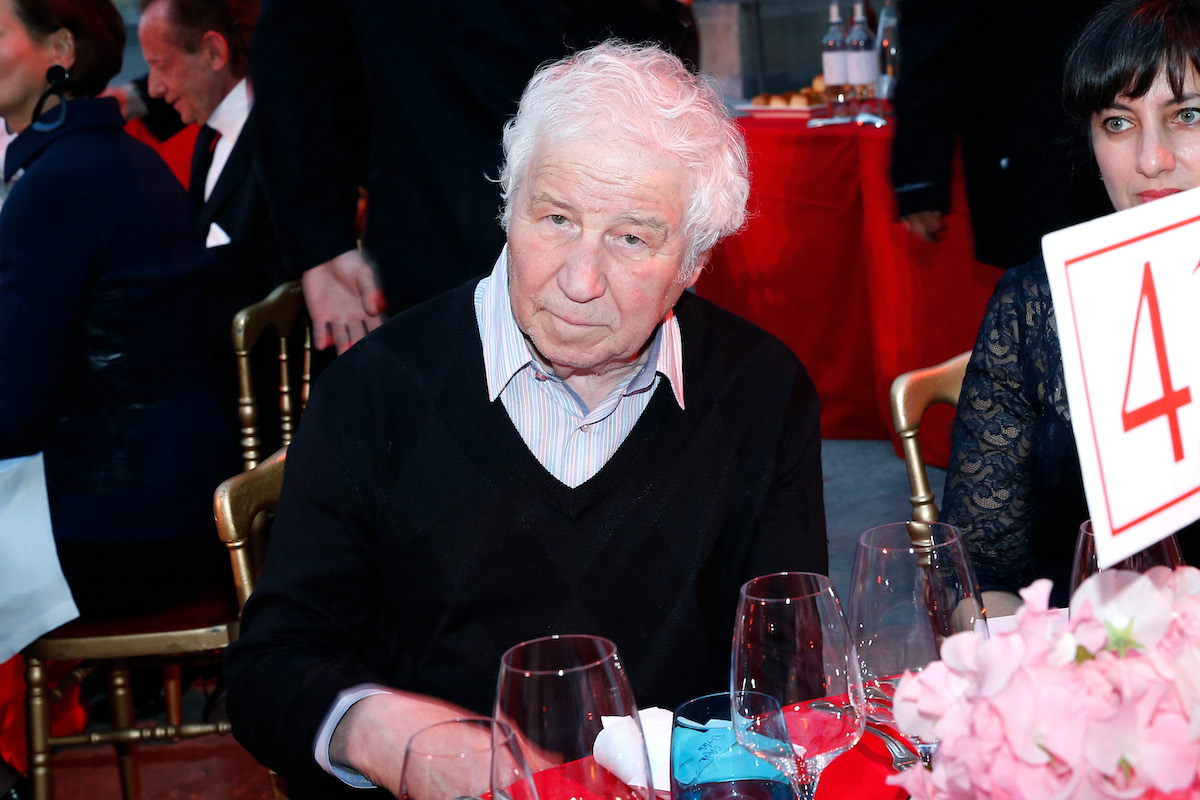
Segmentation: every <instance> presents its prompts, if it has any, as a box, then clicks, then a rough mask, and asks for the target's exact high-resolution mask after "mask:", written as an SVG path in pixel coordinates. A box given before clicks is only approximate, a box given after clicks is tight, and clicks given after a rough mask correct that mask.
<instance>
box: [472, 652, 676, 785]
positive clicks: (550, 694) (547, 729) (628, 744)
mask: <svg viewBox="0 0 1200 800" xmlns="http://www.w3.org/2000/svg"><path fill="white" fill-rule="evenodd" d="M494 716H495V718H496V719H497V720H499V721H503V722H505V723H507V724H508V725H510V726H511V727H512V729H513V731H514V732H515V733H516V737H517V740H518V742H519V744H520V748H521V751H522V753H523V755H524V757H525V759H526V761H527V762H528V763H529V765H530V767H531V768H532V770H533V771H534V772H535V773H538V772H542V771H546V776H547V779H548V778H550V777H561V778H563V779H564V780H570V781H572V782H573V784H576V785H578V786H582V788H584V789H586V790H587V791H588V792H589V793H590V794H591V795H594V796H595V797H596V798H605V799H611V800H651V798H652V797H653V795H654V788H653V783H652V782H651V775H650V761H649V758H648V757H647V755H646V741H645V738H644V736H643V733H642V724H641V720H640V719H639V717H638V711H637V703H636V701H635V700H634V697H633V690H632V689H630V688H629V681H628V678H627V677H626V675H625V670H624V668H623V667H622V665H621V659H620V657H619V656H618V654H617V648H616V645H614V644H613V643H612V642H611V641H609V640H608V639H604V638H602V637H599V636H586V635H570V636H566V635H564V636H547V637H544V638H540V639H533V640H531V641H528V642H522V643H521V644H518V645H516V646H514V647H512V648H510V649H509V650H508V651H507V652H506V653H505V654H504V656H503V657H502V658H501V659H500V677H499V680H498V683H497V687H496V706H495V713H494ZM578 786H576V788H578Z"/></svg>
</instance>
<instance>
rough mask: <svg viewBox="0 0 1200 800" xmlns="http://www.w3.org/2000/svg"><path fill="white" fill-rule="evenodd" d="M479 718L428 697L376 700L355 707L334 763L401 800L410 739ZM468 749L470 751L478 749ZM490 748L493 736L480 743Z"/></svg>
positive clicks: (332, 753) (343, 726)
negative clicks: (441, 725)
mask: <svg viewBox="0 0 1200 800" xmlns="http://www.w3.org/2000/svg"><path fill="white" fill-rule="evenodd" d="M473 716H477V715H475V714H472V713H471V712H470V711H467V710H466V709H464V708H460V707H458V706H455V705H453V704H450V703H445V702H442V701H440V700H436V699H434V698H431V697H425V696H422V695H417V694H410V693H406V692H389V693H386V694H375V695H370V696H369V697H364V698H363V699H362V700H359V701H358V702H357V703H355V704H354V705H352V706H351V707H350V710H349V711H347V712H346V715H345V716H344V717H342V719H341V722H339V723H338V726H337V728H336V729H335V730H334V732H333V738H332V739H331V740H330V742H329V760H330V761H332V762H333V763H334V764H337V765H338V766H343V767H349V768H350V769H353V770H355V771H357V772H358V773H360V774H361V775H362V776H363V777H365V778H366V779H367V780H369V781H370V782H371V783H373V784H375V785H376V786H379V787H382V788H384V789H387V790H388V791H389V792H391V793H392V794H393V795H395V796H396V797H401V796H402V795H401V793H400V789H401V785H400V784H401V778H402V776H403V774H404V749H405V747H406V746H407V745H408V740H409V738H411V737H412V735H413V734H414V733H416V732H417V731H419V730H420V729H421V728H424V727H426V726H428V725H432V724H434V723H435V722H444V721H445V720H450V719H457V718H459V717H473ZM481 734H482V732H481ZM485 738H486V741H484V739H485ZM462 745H463V747H464V748H466V747H468V746H471V745H472V743H469V742H463V743H462ZM490 745H491V735H490V732H489V733H487V734H482V735H481V738H480V740H479V741H478V742H475V743H474V746H480V747H490Z"/></svg>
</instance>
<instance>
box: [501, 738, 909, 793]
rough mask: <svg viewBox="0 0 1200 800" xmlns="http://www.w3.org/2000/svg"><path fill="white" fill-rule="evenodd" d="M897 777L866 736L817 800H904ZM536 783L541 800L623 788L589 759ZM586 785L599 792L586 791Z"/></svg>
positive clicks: (837, 763) (829, 772)
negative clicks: (891, 783) (894, 782)
mask: <svg viewBox="0 0 1200 800" xmlns="http://www.w3.org/2000/svg"><path fill="white" fill-rule="evenodd" d="M917 768H919V767H917ZM894 774H895V770H894V769H893V768H892V760H891V756H889V755H888V753H887V748H886V747H885V745H884V744H883V742H882V741H880V740H879V739H878V738H877V737H875V736H870V735H866V734H864V735H863V738H862V739H861V740H860V741H859V743H858V744H856V745H855V746H854V747H852V748H851V749H849V750H847V751H846V752H845V753H842V754H841V755H840V756H838V757H837V758H835V759H834V760H833V761H832V762H831V763H830V764H829V766H828V767H826V768H825V771H824V772H823V773H822V774H821V779H820V782H819V783H818V784H817V800H904V798H906V797H908V794H907V793H906V792H905V791H904V790H903V789H900V788H898V787H895V786H889V785H888V784H887V783H886V781H887V778H888V777H889V776H891V775H894ZM533 782H534V785H535V787H536V789H537V796H538V800H602V795H600V794H597V793H596V791H601V792H603V791H607V792H609V793H610V794H609V795H608V796H614V795H615V794H616V793H617V792H618V790H620V789H622V788H623V785H622V784H621V783H619V782H618V781H616V780H615V779H614V778H613V777H612V776H611V775H610V774H609V772H608V771H607V770H605V769H604V768H603V767H600V766H599V765H597V764H596V762H594V761H592V759H590V758H585V759H582V760H580V761H573V762H571V763H569V764H563V765H562V766H559V767H553V768H551V769H548V770H545V771H542V772H539V773H537V774H536V775H534V777H533ZM585 784H586V785H591V786H592V787H593V788H594V790H596V791H593V790H589V789H587V788H586V786H585ZM512 794H513V800H531V798H530V797H529V795H530V792H525V791H521V790H520V788H519V787H518V789H517V790H516V791H513V792H512ZM659 797H660V798H661V797H663V795H659Z"/></svg>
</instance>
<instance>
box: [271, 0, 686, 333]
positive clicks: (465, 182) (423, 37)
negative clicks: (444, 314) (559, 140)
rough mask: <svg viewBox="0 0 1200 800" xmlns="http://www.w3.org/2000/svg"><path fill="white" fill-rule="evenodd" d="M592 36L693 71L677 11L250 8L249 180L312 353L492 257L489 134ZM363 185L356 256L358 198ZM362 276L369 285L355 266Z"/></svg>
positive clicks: (496, 198) (495, 231)
mask: <svg viewBox="0 0 1200 800" xmlns="http://www.w3.org/2000/svg"><path fill="white" fill-rule="evenodd" d="M609 36H618V37H620V38H623V39H625V40H628V41H635V42H640V41H654V42H659V43H661V44H664V45H666V46H667V47H668V48H669V49H672V50H673V51H674V52H676V53H677V54H679V55H681V56H682V57H684V58H685V59H690V60H691V62H692V63H693V64H694V63H695V60H696V58H697V57H698V51H699V45H698V39H697V36H696V29H695V26H694V24H693V21H692V17H691V10H690V8H689V7H688V6H686V5H684V4H682V3H680V2H678V0H611V2H605V3H595V2H592V0H512V1H511V2H504V3H469V4H464V3H399V2H395V0H353V1H351V0H267V2H264V3H263V10H262V16H261V19H260V21H259V25H258V27H257V29H256V31H255V44H254V48H255V53H256V58H255V60H254V65H253V68H252V73H253V78H254V86H255V91H256V101H257V108H258V112H259V120H258V125H257V126H256V129H255V135H257V136H259V137H260V138H261V141H262V144H261V147H260V148H259V149H260V152H261V154H262V170H263V176H264V182H265V185H266V188H267V194H268V201H269V203H270V205H271V208H272V212H273V216H274V218H275V220H276V222H277V224H278V225H279V230H278V234H279V240H280V242H281V244H282V246H283V248H284V256H285V258H286V259H287V260H288V263H289V268H290V270H291V271H292V276H293V277H300V276H301V274H303V281H304V295H305V300H306V301H307V303H308V308H309V311H310V313H311V315H312V317H313V320H314V327H315V335H316V340H317V341H316V343H317V346H318V347H321V348H324V347H326V346H328V345H330V344H334V345H335V346H336V347H337V350H338V352H342V351H343V350H345V348H346V347H349V345H350V344H351V343H353V342H354V341H357V340H358V339H359V338H361V337H362V335H363V334H364V333H365V332H366V331H368V330H370V329H372V328H374V327H376V326H377V325H378V324H379V322H380V321H381V319H382V315H383V313H384V311H385V309H386V310H387V311H390V312H392V313H398V312H400V311H402V310H404V309H405V308H408V307H409V306H412V305H415V304H416V303H419V302H420V301H422V300H425V299H427V298H429V297H432V296H433V295H435V294H438V293H439V292H442V291H444V290H447V289H450V288H452V287H454V286H457V285H458V284H460V283H461V282H462V281H464V280H466V279H467V278H469V277H472V276H473V275H474V272H473V271H474V270H476V269H477V268H478V265H479V264H487V263H490V262H491V260H492V258H493V257H494V254H495V253H496V251H497V250H498V249H499V248H500V247H501V246H502V245H503V241H504V240H503V238H502V232H501V231H500V229H499V228H498V227H496V226H491V227H487V226H481V225H480V224H479V221H480V220H481V219H489V218H492V219H494V218H495V217H496V216H497V214H498V213H499V210H500V194H499V189H498V187H497V186H496V184H495V183H494V182H493V181H491V180H489V176H490V177H493V178H494V173H495V167H496V164H498V163H499V162H500V131H501V128H502V126H503V124H504V121H505V120H506V119H507V118H508V117H510V116H511V115H512V114H513V113H514V112H515V110H516V104H517V100H518V99H519V98H520V95H521V90H522V89H523V88H524V86H525V83H526V81H527V80H528V79H529V76H530V75H532V74H533V71H534V69H535V68H536V67H537V66H538V65H539V64H541V63H543V62H545V61H547V60H551V59H554V58H558V57H560V56H562V55H564V54H565V53H567V52H569V51H571V50H574V49H578V48H580V47H585V46H587V45H590V44H594V43H596V42H598V41H601V40H602V39H605V38H607V37H609ZM360 186H366V189H367V218H366V232H365V238H364V240H363V251H364V253H365V255H364V254H363V253H360V251H359V250H358V248H357V244H358V234H357V232H356V227H355V213H356V209H357V203H358V189H359V187H360ZM373 266H377V267H378V274H376V272H375V271H374V269H373Z"/></svg>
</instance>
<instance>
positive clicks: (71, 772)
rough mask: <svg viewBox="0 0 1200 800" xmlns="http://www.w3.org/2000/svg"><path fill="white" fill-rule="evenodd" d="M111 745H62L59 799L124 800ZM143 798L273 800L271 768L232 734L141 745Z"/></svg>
mask: <svg viewBox="0 0 1200 800" xmlns="http://www.w3.org/2000/svg"><path fill="white" fill-rule="evenodd" d="M114 753H115V750H114V749H113V748H112V747H111V746H108V747H99V746H98V747H80V748H69V749H63V750H61V751H59V752H58V753H56V754H55V755H54V758H53V762H52V763H53V768H54V797H55V800H83V799H84V798H87V800H109V798H111V800H120V798H121V780H120V776H119V774H118V772H117V764H116V758H115V755H114ZM138 764H139V767H140V772H141V778H142V799H143V800H209V798H212V799H213V800H215V799H216V798H221V799H222V800H270V798H271V784H270V779H269V778H268V777H267V770H266V769H265V768H263V767H261V766H259V764H258V762H256V761H255V760H254V758H253V756H251V755H250V754H249V753H247V752H246V751H245V750H243V749H242V747H241V746H240V745H239V744H238V743H237V742H236V741H235V740H234V739H233V737H232V736H205V737H202V738H199V739H192V740H189V741H185V742H178V743H175V744H145V745H140V746H139V747H138Z"/></svg>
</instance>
